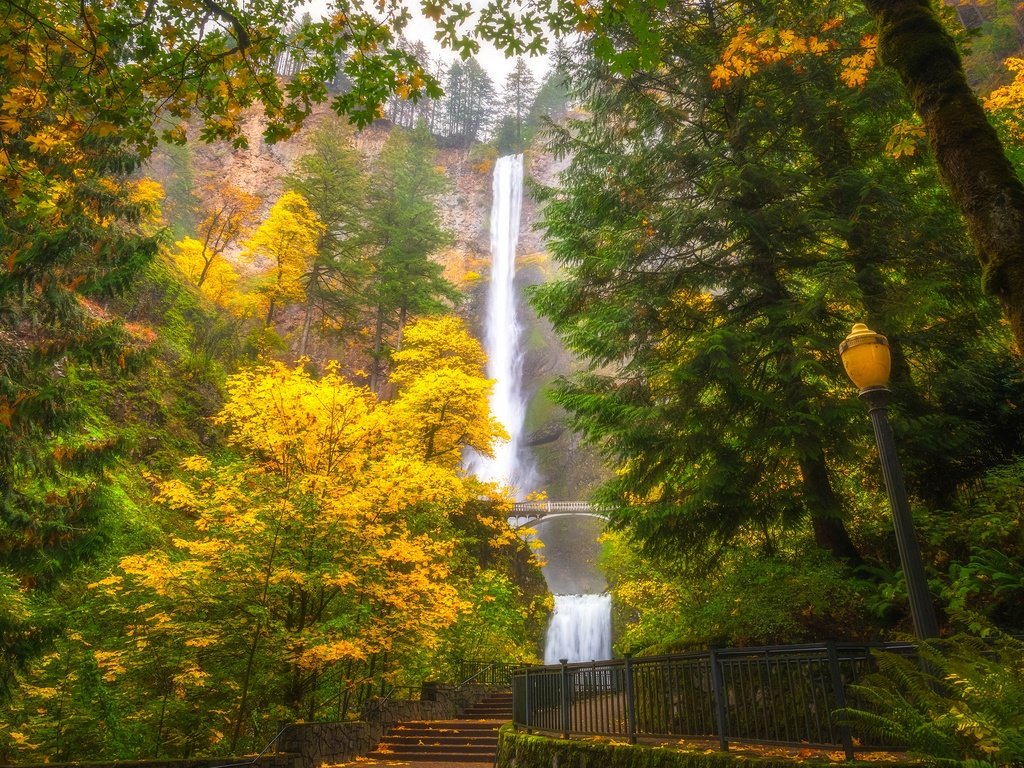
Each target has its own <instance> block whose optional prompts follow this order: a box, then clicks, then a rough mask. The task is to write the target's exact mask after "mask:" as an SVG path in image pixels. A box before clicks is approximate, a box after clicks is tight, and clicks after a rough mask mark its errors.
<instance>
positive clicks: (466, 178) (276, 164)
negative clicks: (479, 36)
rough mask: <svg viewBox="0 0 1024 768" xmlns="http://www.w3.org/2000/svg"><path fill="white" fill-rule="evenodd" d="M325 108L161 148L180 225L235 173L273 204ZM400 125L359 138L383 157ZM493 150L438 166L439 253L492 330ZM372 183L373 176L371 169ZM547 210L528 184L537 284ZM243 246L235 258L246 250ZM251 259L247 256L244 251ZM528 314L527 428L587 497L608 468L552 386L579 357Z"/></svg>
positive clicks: (544, 178)
mask: <svg viewBox="0 0 1024 768" xmlns="http://www.w3.org/2000/svg"><path fill="white" fill-rule="evenodd" d="M327 114H328V113H327V111H326V110H323V109H321V110H318V111H317V112H316V113H314V115H313V116H312V117H311V118H310V120H309V122H308V125H307V128H305V129H304V130H303V131H301V132H299V133H298V134H296V136H294V137H292V138H291V139H289V140H286V141H282V142H279V143H277V144H273V145H268V144H265V143H264V142H263V141H262V138H261V132H262V123H261V121H260V119H259V117H258V116H257V115H254V116H252V117H250V118H248V119H247V121H246V123H245V133H246V136H247V138H248V140H249V148H248V149H245V150H234V149H232V148H230V147H228V146H226V145H203V144H193V145H191V146H190V147H189V151H188V152H187V154H186V155H185V156H184V158H183V157H182V155H181V153H175V152H174V151H173V150H170V149H167V150H162V151H161V152H158V153H157V154H156V155H155V156H154V158H153V160H152V162H151V163H150V168H149V174H150V175H151V176H153V177H154V178H156V179H158V180H161V181H162V182H163V183H164V184H165V186H167V187H168V188H169V190H170V189H171V188H180V189H181V190H183V191H179V193H178V194H177V195H171V194H170V192H169V198H170V199H169V200H168V208H169V211H170V216H171V217H172V218H174V219H176V220H177V226H176V229H177V230H178V232H176V234H179V235H180V234H186V233H187V234H191V233H190V232H186V230H187V229H188V227H189V225H190V224H191V225H192V226H194V223H195V222H194V220H190V219H189V216H188V212H187V210H186V207H187V203H186V201H187V199H188V196H189V194H190V193H191V194H193V195H196V194H201V190H202V188H203V186H204V185H205V184H208V183H211V182H212V183H214V184H216V183H217V182H218V181H219V180H226V181H229V182H230V183H232V184H234V185H235V186H237V187H240V188H241V189H243V190H245V191H247V192H251V193H252V194H255V195H257V196H258V197H260V199H261V200H262V201H263V206H262V208H263V209H262V211H261V214H263V215H265V214H266V212H267V211H268V210H269V209H270V207H271V205H273V203H274V201H275V200H276V199H277V198H278V197H279V196H280V195H281V193H282V192H283V191H284V183H283V179H284V177H285V176H286V175H287V173H288V172H289V171H290V170H291V168H292V167H293V165H294V164H295V162H296V160H297V159H298V158H299V157H301V156H302V155H303V154H305V153H306V152H307V151H308V149H309V147H308V138H307V137H308V135H309V131H310V129H312V128H313V127H315V126H316V125H317V124H319V123H320V122H321V121H322V120H324V119H325V117H326V116H327ZM391 130H392V128H391V127H390V125H389V124H386V123H378V124H375V125H373V126H370V127H369V128H366V129H364V130H362V131H359V132H357V133H356V134H355V136H354V142H355V145H356V148H357V149H358V150H359V152H360V153H362V154H363V156H364V157H365V158H366V159H367V160H371V159H372V158H374V157H376V156H377V155H378V154H379V153H380V150H381V148H382V146H383V144H384V141H385V140H386V139H387V136H388V134H389V132H390V131H391ZM493 161H494V154H493V150H489V149H488V148H485V147H477V148H475V149H473V150H464V149H440V150H438V154H437V163H438V167H439V168H441V169H443V171H444V173H445V175H446V176H447V178H448V181H449V186H448V189H447V191H446V192H445V193H443V194H442V195H441V196H440V198H439V199H438V207H439V209H440V213H441V219H442V221H443V223H444V226H445V227H446V228H447V229H448V230H449V231H450V232H451V233H452V235H453V242H452V244H451V246H449V247H448V248H445V249H444V250H442V251H441V252H440V253H438V254H436V255H435V258H436V259H437V260H438V261H439V262H440V263H442V264H443V265H444V268H445V276H446V277H447V278H448V279H449V280H451V281H452V282H453V283H454V284H455V285H456V286H458V287H459V288H460V289H461V290H463V291H464V292H465V294H466V297H467V300H466V301H465V302H464V303H463V305H462V306H461V308H460V310H459V312H460V314H462V315H463V317H464V318H465V319H466V320H467V321H468V322H469V324H470V326H471V327H472V328H474V329H475V331H476V333H477V335H478V337H480V338H482V336H483V329H482V327H481V322H482V318H483V316H484V302H485V300H486V293H487V290H486V289H487V275H488V272H489V269H490V232H489V226H490V223H489V221H490V209H491V171H492V169H493ZM562 167H563V164H562V163H558V162H556V161H555V160H554V159H553V158H552V157H551V156H550V155H547V154H545V153H543V152H538V151H533V152H529V153H528V154H527V173H528V175H529V176H530V177H531V178H532V179H533V180H534V181H537V182H539V183H541V184H544V185H551V184H554V183H555V182H556V181H557V174H558V172H559V171H560V170H561V168H562ZM371 183H372V178H371ZM538 219H539V210H538V205H537V203H536V202H535V201H534V200H533V199H532V198H530V196H529V194H528V193H527V194H526V196H525V199H524V201H523V215H522V224H521V229H520V237H519V248H518V262H519V263H518V277H517V282H518V284H519V285H520V287H521V288H525V287H527V286H529V285H536V284H538V283H541V282H543V281H545V280H547V279H550V278H551V276H552V275H553V268H552V265H551V262H550V260H549V258H548V255H547V253H546V251H545V249H544V241H543V236H542V233H541V232H539V231H538V230H537V229H536V223H537V221H538ZM239 251H240V248H238V247H236V249H235V252H234V253H230V252H229V254H228V257H229V258H233V259H234V258H237V257H238V255H239ZM238 263H239V264H241V260H239V261H238ZM299 314H300V313H298V312H297V311H293V312H291V313H287V312H286V313H284V314H283V315H282V317H281V319H280V322H279V327H278V330H279V332H280V333H281V334H282V335H284V336H285V337H286V338H287V337H288V334H293V335H294V333H295V332H296V331H297V329H298V326H299V324H300V322H301V320H300V317H299ZM520 316H521V318H522V319H523V321H524V331H523V333H524V341H525V344H526V358H525V364H524V378H525V379H526V380H525V382H524V388H525V391H526V392H527V393H529V396H530V402H529V406H528V411H527V424H526V430H527V433H528V441H529V442H530V443H531V445H532V447H533V450H534V453H535V456H536V459H537V464H538V469H539V471H540V473H541V475H542V478H543V479H544V481H545V484H546V487H547V489H548V495H549V497H550V498H552V499H577V498H579V499H582V498H585V497H586V492H587V491H588V490H589V489H590V488H592V487H593V486H594V485H595V483H596V481H597V479H598V478H599V476H600V474H601V470H600V467H599V462H597V461H596V460H595V458H594V457H593V455H592V454H591V453H589V452H588V451H586V450H585V449H584V448H582V446H580V445H579V440H578V438H577V437H576V436H575V435H574V434H573V433H572V432H571V431H570V430H568V429H567V428H566V426H565V419H564V414H563V413H562V412H561V411H560V409H558V408H557V407H556V406H554V405H553V403H552V402H551V400H550V398H549V397H548V395H547V392H546V390H547V387H548V385H549V384H550V383H551V382H552V381H554V379H555V378H557V377H558V376H561V375H564V374H566V373H568V372H569V371H571V370H572V369H573V368H574V366H575V365H576V364H575V362H574V361H573V359H572V357H571V356H570V355H569V354H568V353H567V352H566V351H565V349H564V348H563V347H562V346H561V344H560V343H559V341H558V340H557V338H556V337H555V335H554V333H553V332H552V330H551V327H550V325H549V324H548V323H547V322H546V321H543V320H540V319H538V318H537V317H536V315H535V314H534V312H533V310H532V308H530V307H529V304H528V302H527V301H526V300H525V299H524V298H521V301H520ZM311 352H312V355H313V357H314V358H317V357H319V358H323V359H329V358H340V357H342V356H344V354H345V350H344V349H341V348H338V347H337V346H335V345H334V344H332V343H331V342H330V340H326V339H318V340H317V343H315V344H314V345H312V347H311Z"/></svg>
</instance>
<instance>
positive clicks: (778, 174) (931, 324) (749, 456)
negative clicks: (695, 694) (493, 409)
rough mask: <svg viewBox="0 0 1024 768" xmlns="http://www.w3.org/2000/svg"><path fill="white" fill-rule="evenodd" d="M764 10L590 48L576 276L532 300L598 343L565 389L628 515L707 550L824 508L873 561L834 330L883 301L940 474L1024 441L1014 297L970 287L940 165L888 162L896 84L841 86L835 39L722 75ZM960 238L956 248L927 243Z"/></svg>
mask: <svg viewBox="0 0 1024 768" xmlns="http://www.w3.org/2000/svg"><path fill="white" fill-rule="evenodd" d="M763 10H764V9H759V8H758V7H755V6H750V7H747V6H746V5H743V6H742V7H738V6H737V7H730V8H728V9H725V8H718V7H711V6H707V5H705V6H702V7H701V8H696V7H694V8H677V9H675V10H673V12H672V13H673V17H672V19H671V23H670V24H666V26H665V29H670V30H672V35H671V38H670V41H669V42H670V44H671V45H672V46H673V50H674V51H675V52H676V58H675V59H674V60H673V63H672V65H671V66H670V67H667V68H665V69H662V70H658V71H654V72H636V73H634V74H632V75H630V76H628V77H625V76H621V75H616V74H613V73H611V72H609V71H608V70H607V69H606V68H604V67H602V66H601V65H599V64H597V63H595V62H594V61H586V62H584V63H582V64H579V65H577V70H576V72H575V73H574V74H575V75H576V76H577V77H578V78H580V82H579V85H580V87H581V89H584V90H586V89H590V90H591V92H592V93H593V96H592V98H591V99H590V100H589V103H588V104H587V105H586V108H587V110H588V111H589V112H591V113H592V116H591V117H589V118H587V119H583V120H580V121H577V122H574V123H573V124H572V125H571V126H570V128H569V129H567V130H565V131H562V132H561V133H560V135H559V136H558V138H557V139H556V143H557V147H558V149H559V151H561V152H562V153H564V154H566V155H569V156H571V157H572V161H571V164H570V167H569V170H568V171H567V172H566V173H565V174H564V175H563V177H562V184H563V189H562V190H561V191H558V192H555V191H552V192H550V193H549V194H548V195H547V207H546V209H545V225H546V227H547V230H548V234H549V237H550V239H551V245H552V250H553V253H554V256H555V258H556V260H557V261H558V262H559V263H560V264H561V266H562V268H563V270H564V274H565V277H564V278H563V279H562V280H560V281H558V282H556V283H553V284H551V285H549V286H543V287H541V288H540V289H539V290H538V291H537V293H536V303H537V305H538V307H539V309H540V310H541V311H542V313H543V314H545V315H546V316H548V317H549V318H550V319H551V320H552V321H553V322H554V324H555V327H556V329H557V330H559V331H560V333H561V334H562V335H563V336H564V338H565V339H566V341H567V342H568V343H569V345H570V347H571V348H573V349H574V350H575V351H577V352H578V353H580V354H582V355H583V356H585V357H586V358H588V359H590V360H591V361H592V364H593V367H594V369H593V370H592V371H591V372H589V373H586V374H583V375H581V376H578V377H575V378H574V379H573V380H570V381H567V382H565V383H564V384H563V385H562V386H561V388H560V391H559V394H558V399H559V400H560V402H562V403H563V404H564V405H565V406H566V407H568V408H569V410H570V411H571V413H572V414H573V417H574V421H575V424H576V426H577V427H578V428H579V429H581V430H582V431H583V433H584V434H585V435H586V436H587V437H588V438H589V439H590V440H592V441H593V442H595V443H597V444H599V445H600V446H602V447H603V449H604V451H605V452H606V454H607V455H608V456H609V457H610V458H611V459H612V461H613V463H614V464H615V466H616V468H617V469H618V470H619V471H618V472H617V474H616V477H615V478H614V479H613V480H612V481H610V482H609V483H608V484H607V486H606V487H605V489H604V491H603V494H602V497H603V498H604V499H605V500H607V501H609V502H611V503H613V504H614V505H616V506H618V507H620V508H622V509H623V510H624V511H623V512H622V513H621V514H619V515H618V517H617V524H618V525H620V526H624V527H627V528H628V529H629V530H630V531H631V532H633V533H634V534H635V535H636V536H637V538H639V539H640V541H642V542H643V543H644V544H645V545H647V546H648V547H649V548H651V549H653V550H656V551H657V550H661V551H671V552H676V553H678V552H683V553H685V554H687V555H689V556H691V557H694V558H695V559H696V560H698V561H700V560H703V559H704V558H706V557H708V556H714V555H715V553H717V552H718V551H719V550H720V548H721V547H724V546H728V545H729V544H730V542H732V541H735V540H736V539H737V538H738V537H744V538H746V540H748V541H750V540H759V541H760V542H761V544H762V546H763V548H764V549H765V550H767V551H771V550H772V549H773V547H775V546H776V542H777V540H778V537H779V536H780V535H782V532H783V531H787V530H789V531H792V530H802V529H803V528H804V525H805V521H807V522H809V523H810V526H809V527H810V530H811V531H812V532H813V535H814V539H815V540H816V542H817V543H818V545H819V546H821V547H823V548H824V549H826V550H827V551H829V552H831V553H832V554H833V555H834V556H836V557H838V558H841V559H845V560H848V561H852V562H858V561H859V560H860V559H861V558H862V557H863V553H861V552H860V551H858V549H857V547H856V546H855V541H854V539H853V538H852V537H851V536H850V535H849V531H848V529H847V523H848V520H849V518H850V511H851V509H852V503H851V502H852V500H851V497H850V496H849V495H848V494H849V492H850V491H851V489H850V488H849V487H848V486H846V485H844V481H843V476H844V474H845V475H849V474H850V473H851V472H860V471H861V469H862V468H864V467H863V465H864V462H870V460H871V456H872V455H873V454H872V452H871V451H870V450H869V448H868V444H869V443H868V435H867V429H866V427H867V424H866V421H867V420H866V419H865V417H864V414H863V410H862V407H861V406H860V404H859V403H857V402H856V400H855V398H854V397H853V396H852V393H850V392H849V385H847V384H846V383H845V378H844V376H843V374H842V373H841V371H840V369H839V363H838V359H837V355H836V352H835V348H836V345H837V343H838V341H839V340H841V339H842V338H843V337H844V336H845V335H846V333H847V332H848V329H849V324H850V323H851V322H853V321H854V320H857V319H861V318H863V317H865V316H867V317H868V318H869V320H870V322H872V323H874V324H875V327H876V328H878V329H884V330H885V332H886V333H888V334H889V336H890V339H891V340H892V341H893V344H894V348H895V349H896V350H897V353H896V358H897V363H896V368H897V371H896V375H895V381H894V389H895V393H896V397H897V402H898V406H897V408H898V409H899V410H902V411H903V412H904V413H907V414H913V419H914V422H913V428H914V431H915V432H917V433H918V439H917V440H916V441H915V442H914V443H913V444H912V448H913V450H914V452H915V459H914V460H911V461H908V462H907V464H908V469H909V470H910V474H911V478H912V481H913V482H912V485H913V486H914V488H915V489H916V490H918V491H919V492H920V493H921V494H922V496H925V497H927V495H928V493H929V492H930V489H931V488H932V487H933V486H934V484H935V483H936V482H942V483H943V484H945V486H946V487H948V486H949V485H950V484H952V485H956V484H957V483H962V482H964V481H966V480H969V479H970V478H972V477H976V476H977V474H978V473H979V471H980V470H981V468H982V467H983V466H985V465H990V464H993V463H997V462H999V461H1000V460H1003V459H1005V458H1006V457H1007V456H1008V455H1010V454H1012V453H1013V452H1014V451H1016V450H1017V449H1018V448H1019V447H1020V445H1019V438H1018V437H1017V436H1016V435H1014V434H1012V431H1013V430H1010V431H1007V430H1005V429H1004V428H1003V426H1002V425H1000V424H999V423H998V422H999V421H1001V420H1006V419H1009V420H1010V421H1012V422H1013V423H1015V424H1016V423H1017V418H1018V417H1016V416H1014V415H1013V413H1012V409H1009V408H1007V407H1006V405H1005V403H1006V398H1007V397H1008V396H1009V397H1011V398H1012V400H1011V402H1012V401H1013V400H1015V399H1016V398H1017V397H1018V395H1014V394H1012V393H1014V392H1019V388H1020V384H1019V382H1017V381H1015V380H1014V374H1013V371H1014V366H1013V361H1012V360H1011V359H1010V357H1009V355H1008V354H1007V353H1006V352H1004V351H1001V350H1003V349H1004V348H1005V344H1006V341H1007V340H1006V338H1005V337H1004V336H1003V335H1002V332H1001V331H999V330H995V331H992V330H988V331H986V330H985V329H991V328H992V325H993V319H994V316H995V315H994V308H993V307H992V305H991V304H990V303H988V302H985V301H984V300H983V299H982V298H981V296H980V295H979V293H978V292H977V291H975V290H964V289H963V285H964V284H965V283H969V279H968V278H967V275H968V274H969V272H970V258H969V254H968V248H967V245H966V242H965V238H964V234H963V232H962V231H961V230H960V228H959V226H958V224H957V222H956V219H955V217H954V216H953V214H952V212H951V210H950V209H949V207H948V206H947V205H946V204H944V202H943V200H942V198H941V194H939V193H938V192H937V186H936V180H935V179H934V177H933V176H932V175H931V174H930V173H929V172H928V169H927V167H926V166H924V165H923V164H921V162H920V161H919V160H918V158H916V157H915V158H904V159H903V160H902V161H901V162H900V163H895V162H894V161H891V162H893V163H894V164H893V166H892V169H891V170H889V171H886V172H885V173H882V174H879V173H878V171H877V167H876V166H877V161H875V160H873V158H877V157H878V156H879V155H880V154H882V152H883V146H884V143H885V140H886V138H887V136H888V134H889V128H890V127H891V126H892V125H893V124H894V123H896V122H898V121H899V120H901V119H903V118H904V117H905V116H906V115H905V113H904V112H903V107H902V105H901V102H900V100H899V99H898V98H897V93H898V90H897V87H896V84H894V83H893V82H892V81H891V80H884V81H881V82H879V83H876V84H873V85H872V86H871V87H870V88H868V89H866V90H865V91H863V92H861V91H852V90H847V91H841V90H838V91H837V88H836V78H837V74H836V72H835V71H834V69H833V68H830V64H831V63H829V62H822V63H821V64H820V66H819V67H817V68H816V69H815V70H814V71H811V72H808V73H803V74H801V75H797V74H796V73H794V72H793V71H792V70H791V69H789V68H786V67H775V68H767V69H765V70H764V71H763V72H762V73H761V74H760V75H759V76H758V77H756V78H747V79H745V80H744V82H742V83H732V84H730V86H729V87H727V88H719V89H716V88H713V87H712V83H711V82H710V81H709V78H708V77H707V74H706V73H707V72H708V71H709V70H710V69H711V67H712V66H713V64H714V62H715V61H716V59H717V58H718V56H719V55H720V52H721V50H722V49H723V47H724V45H725V44H726V42H727V41H728V40H731V39H732V37H733V35H734V34H735V33H736V32H737V30H738V28H739V26H740V25H741V24H749V23H751V20H753V22H754V23H755V24H756V23H757V21H758V20H759V18H760V17H759V16H758V15H757V14H758V13H761V12H762V11H763ZM843 10H844V8H843V7H841V6H832V7H830V8H828V9H821V8H818V7H817V6H815V7H809V6H808V5H807V4H803V3H788V4H786V5H785V6H784V7H783V9H782V10H780V9H779V8H774V9H773V13H775V14H777V15H776V16H774V17H773V19H774V20H775V21H774V23H784V22H782V21H780V20H779V19H780V18H781V14H782V13H783V11H784V12H785V13H786V14H787V15H788V18H786V21H788V22H790V23H791V24H792V26H793V27H795V28H798V29H799V28H801V24H804V25H806V26H804V27H803V28H805V29H808V30H809V32H808V34H810V33H811V32H813V30H815V29H818V28H820V25H821V24H823V23H826V22H827V21H828V20H829V19H832V18H834V17H835V16H837V15H839V14H840V13H842V12H843ZM845 10H846V11H847V13H846V14H844V19H843V25H844V26H843V34H845V35H849V36H850V39H851V41H854V40H857V39H858V38H859V36H860V35H862V34H863V31H864V26H863V20H862V19H860V18H858V17H856V15H855V14H852V13H850V12H849V9H848V8H846V9H845ZM734 14H735V15H734ZM816 14H826V15H824V16H821V17H820V18H819V17H818V16H816ZM765 23H768V22H767V20H765ZM837 92H838V93H840V94H841V95H842V97H843V100H842V103H841V104H839V103H837V101H836V99H835V94H836V93H837ZM842 115H855V116H856V117H855V119H852V120H843V119H842ZM854 146H856V147H858V148H860V151H859V152H853V151H852V150H851V148H852V147H854ZM866 147H874V149H873V150H868V149H865V148H866ZM869 158H871V159H869ZM940 250H941V251H942V253H943V259H944V262H943V263H945V264H946V266H947V268H946V270H944V271H943V272H941V273H937V272H936V271H935V270H934V269H927V270H926V269H923V268H922V267H921V266H920V265H921V264H922V262H925V263H928V264H932V265H934V263H936V262H935V261H933V260H932V259H929V258H927V257H922V254H923V253H928V252H931V253H936V254H937V252H938V251H940ZM950 285H957V286H959V288H958V289H957V290H956V291H951V290H950V289H949V286H950ZM958 378H964V379H966V380H969V381H971V384H970V386H967V387H964V386H957V385H956V384H955V383H954V382H955V381H956V380H957V379H958ZM996 413H998V414H999V417H998V418H997V419H993V418H992V417H991V416H990V415H988V414H996ZM1013 429H1016V427H1014V428H1013ZM840 467H842V468H843V469H842V471H840ZM868 467H870V464H868ZM854 468H856V469H854ZM936 468H940V469H938V470H936ZM872 471H873V470H872ZM938 474H942V475H943V477H937V475H938Z"/></svg>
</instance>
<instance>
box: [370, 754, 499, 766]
mask: <svg viewBox="0 0 1024 768" xmlns="http://www.w3.org/2000/svg"><path fill="white" fill-rule="evenodd" d="M366 756H367V757H369V758H372V759H374V760H394V759H395V757H396V755H394V754H392V753H390V752H369V753H367V755H366ZM401 759H402V761H403V762H410V763H417V762H419V763H435V764H436V763H440V762H444V763H491V762H493V761H494V757H493V754H492V755H490V756H488V755H478V754H476V753H463V752H449V753H448V754H446V755H444V756H443V759H440V760H439V759H438V755H435V754H429V753H427V754H404V755H402V757H401Z"/></svg>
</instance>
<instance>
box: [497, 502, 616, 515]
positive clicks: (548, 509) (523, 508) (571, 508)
mask: <svg viewBox="0 0 1024 768" xmlns="http://www.w3.org/2000/svg"><path fill="white" fill-rule="evenodd" d="M568 512H601V509H600V508H598V507H595V506H594V505H593V504H590V503H588V502H586V501H517V502H516V503H515V504H513V505H512V514H513V515H526V514H530V513H534V514H538V513H539V514H552V513H568Z"/></svg>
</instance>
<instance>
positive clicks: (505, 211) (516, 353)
mask: <svg viewBox="0 0 1024 768" xmlns="http://www.w3.org/2000/svg"><path fill="white" fill-rule="evenodd" d="M492 193H493V200H492V203H491V279H490V284H489V286H488V290H487V315H486V319H485V334H484V348H485V349H486V351H487V378H489V379H494V381H495V384H494V391H493V392H492V393H491V413H492V414H493V415H494V417H495V418H496V419H497V420H498V421H500V422H501V424H502V426H504V427H505V431H506V432H508V435H509V441H508V442H507V443H502V444H500V445H498V446H496V447H495V450H494V458H493V459H491V458H487V457H485V456H480V455H479V454H476V453H471V454H469V455H468V456H467V459H466V467H467V469H468V470H469V471H470V472H472V473H473V474H475V475H476V476H477V477H479V478H480V479H481V480H485V481H488V482H494V481H498V482H502V483H506V484H508V485H510V486H512V488H513V489H514V490H515V493H516V498H517V499H520V500H521V499H522V498H524V497H525V496H526V494H528V493H529V492H530V491H532V490H533V484H534V482H535V478H534V470H533V465H532V462H530V461H529V460H528V459H524V457H523V456H521V448H522V436H523V419H524V417H525V415H526V402H525V399H524V397H523V391H522V379H523V350H522V347H521V346H520V334H521V331H522V328H521V325H520V323H519V313H518V307H517V305H518V301H517V296H516V289H515V276H516V244H517V242H518V240H519V213H520V209H521V208H522V202H523V156H522V155H506V156H505V157H500V158H498V161H497V163H495V166H494V180H493V183H492Z"/></svg>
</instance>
